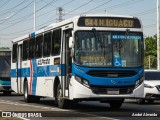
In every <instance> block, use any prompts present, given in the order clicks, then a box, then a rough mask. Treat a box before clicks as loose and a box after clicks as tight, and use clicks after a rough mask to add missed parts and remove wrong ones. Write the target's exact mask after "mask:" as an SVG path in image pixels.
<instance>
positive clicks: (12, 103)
mask: <svg viewBox="0 0 160 120" xmlns="http://www.w3.org/2000/svg"><path fill="white" fill-rule="evenodd" d="M0 103H4V104H11V105H17V106H28V107H35V108H40V109H47V110H55V111H70V112H73V113H78V114H82V115H87V116H91V117H98V118H101V119H109V120H119V119H115V118H111V117H102V116H98V115H93V114H88V113H81V112H77V111H74V110H64V109H60V108H53V107H43V106H38V105H31V104H27V103H24V104H23V103H19V102H12V101H5V100H0ZM21 119H22V118H21ZM23 120H30V119H26V118H24V119H23Z"/></svg>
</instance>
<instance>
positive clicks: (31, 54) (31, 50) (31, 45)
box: [29, 38, 35, 59]
mask: <svg viewBox="0 0 160 120" xmlns="http://www.w3.org/2000/svg"><path fill="white" fill-rule="evenodd" d="M34 53H35V39H34V38H31V39H30V40H29V58H30V59H31V58H34Z"/></svg>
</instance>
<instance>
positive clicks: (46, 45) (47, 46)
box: [43, 32, 51, 57]
mask: <svg viewBox="0 0 160 120" xmlns="http://www.w3.org/2000/svg"><path fill="white" fill-rule="evenodd" d="M50 51H51V32H47V33H45V34H44V42H43V56H44V57H48V56H50Z"/></svg>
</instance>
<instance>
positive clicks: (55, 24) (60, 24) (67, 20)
mask: <svg viewBox="0 0 160 120" xmlns="http://www.w3.org/2000/svg"><path fill="white" fill-rule="evenodd" d="M80 17H117V18H136V19H138V18H137V17H134V16H127V15H114V14H86V15H78V16H75V17H72V18H70V19H66V20H64V21H62V22H59V23H52V24H50V25H48V26H45V27H44V28H41V29H40V30H37V31H35V34H38V33H41V32H45V31H47V30H50V29H53V28H57V27H60V26H63V25H66V24H69V23H72V22H74V21H76V20H78V19H79V18H80ZM31 33H34V32H33V31H32V32H31ZM31 33H29V34H26V35H24V36H21V37H19V38H16V39H14V40H13V41H12V43H14V42H18V41H21V40H23V39H27V38H29V37H30V36H29V35H30V34H31Z"/></svg>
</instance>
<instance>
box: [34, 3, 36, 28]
mask: <svg viewBox="0 0 160 120" xmlns="http://www.w3.org/2000/svg"><path fill="white" fill-rule="evenodd" d="M34 31H36V0H34Z"/></svg>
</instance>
